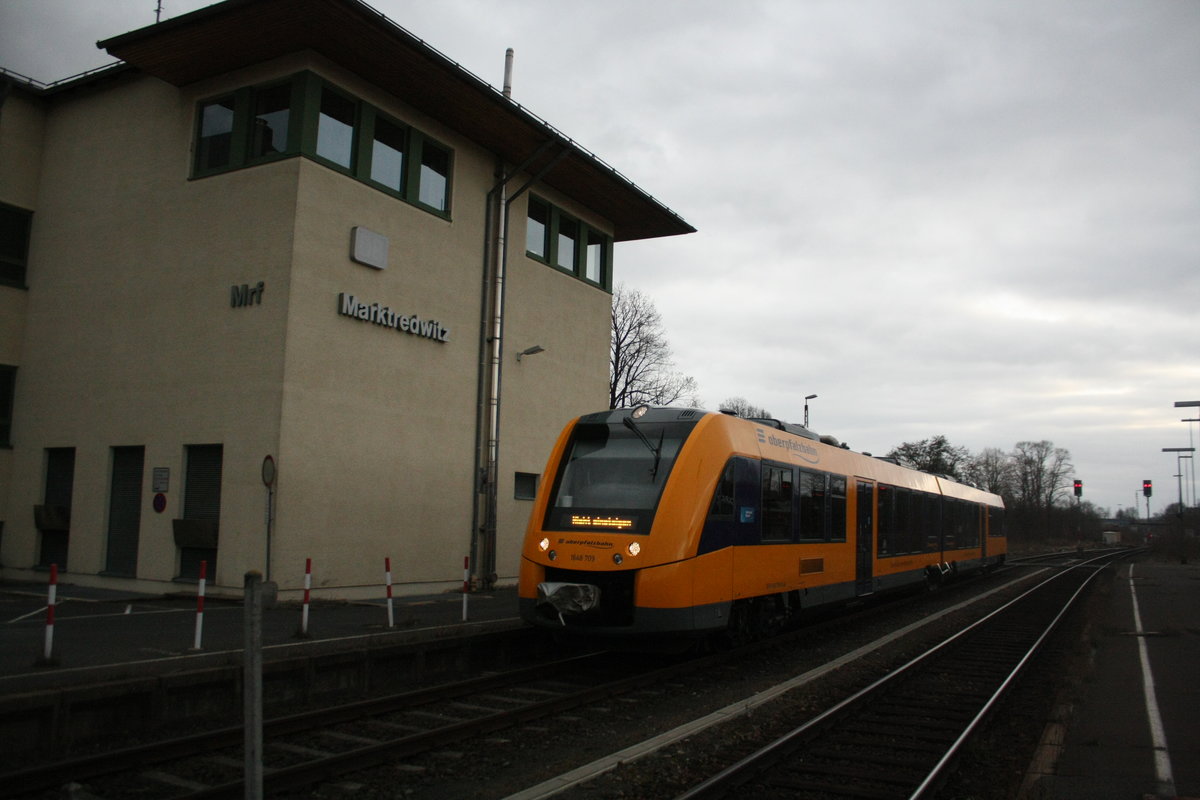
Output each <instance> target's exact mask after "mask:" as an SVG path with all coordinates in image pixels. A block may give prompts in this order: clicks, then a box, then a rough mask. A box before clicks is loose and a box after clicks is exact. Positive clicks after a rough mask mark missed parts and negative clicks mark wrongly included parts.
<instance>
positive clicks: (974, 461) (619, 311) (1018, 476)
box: [609, 285, 1200, 544]
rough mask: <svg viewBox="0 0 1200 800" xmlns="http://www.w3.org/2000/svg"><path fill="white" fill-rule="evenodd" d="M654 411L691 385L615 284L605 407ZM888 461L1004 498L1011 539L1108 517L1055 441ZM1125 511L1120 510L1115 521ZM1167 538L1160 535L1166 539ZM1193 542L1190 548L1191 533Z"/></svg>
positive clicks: (694, 402)
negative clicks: (1080, 487)
mask: <svg viewBox="0 0 1200 800" xmlns="http://www.w3.org/2000/svg"><path fill="white" fill-rule="evenodd" d="M642 403H648V404H650V405H655V406H669V405H686V406H693V407H698V406H699V405H700V401H699V398H698V388H697V385H696V380H695V379H694V378H692V377H690V376H688V375H684V374H683V373H681V372H679V371H678V370H677V369H676V368H675V362H674V358H673V357H672V354H671V347H670V344H669V343H668V342H667V336H666V332H665V331H664V329H663V322H662V316H661V315H660V314H659V312H658V309H657V308H655V306H654V302H653V301H652V300H651V299H650V298H649V297H648V296H646V295H645V294H643V293H641V292H639V291H637V290H636V289H629V288H627V287H624V286H620V285H618V286H617V287H616V288H615V289H614V290H613V297H612V338H611V344H610V348H609V408H630V407H633V406H637V405H640V404H642ZM720 408H721V410H723V411H730V412H733V413H736V414H737V415H738V416H741V417H749V418H753V417H761V418H770V417H771V416H772V414H771V413H770V412H769V411H767V409H765V408H762V407H760V406H756V405H754V404H753V403H751V402H750V401H749V400H747V399H746V398H744V397H730V398H727V399H726V400H724V401H723V402H722V403H721V405H720ZM887 457H889V458H893V459H895V460H896V461H898V462H899V463H901V464H903V465H904V466H906V467H912V468H913V469H919V470H922V471H924V472H930V473H933V474H936V475H945V476H946V477H948V478H951V479H952V480H956V481H958V482H960V483H966V484H969V485H972V486H976V487H978V488H980V489H983V490H984V491H987V492H992V493H993V494H998V495H1000V496H1001V497H1003V498H1004V505H1005V507H1006V509H1007V515H1006V516H1007V525H1008V532H1009V536H1010V538H1013V539H1017V540H1021V539H1027V540H1030V541H1044V542H1051V543H1056V544H1064V543H1082V542H1092V541H1100V540H1101V538H1102V533H1103V519H1104V517H1106V516H1107V515H1108V514H1107V511H1106V510H1104V509H1098V508H1096V507H1095V505H1093V504H1092V503H1090V502H1088V501H1086V500H1084V501H1082V502H1076V499H1075V497H1074V496H1073V494H1072V492H1071V488H1072V487H1071V478H1072V475H1073V473H1074V469H1075V468H1074V466H1073V465H1072V464H1071V454H1070V453H1069V452H1068V451H1067V450H1065V449H1063V448H1061V447H1055V446H1054V444H1053V443H1052V442H1048V441H1045V440H1042V441H1036V442H1035V441H1027V442H1017V444H1016V446H1015V447H1014V448H1013V449H1012V450H1011V451H1008V452H1005V451H1003V450H1001V449H999V448H994V447H989V448H985V449H984V450H982V451H980V452H979V453H971V452H970V451H969V450H968V449H967V448H965V447H956V446H955V445H953V444H951V443H950V441H949V440H948V439H947V438H946V437H945V436H940V435H939V436H933V437H930V438H928V439H922V440H921V441H919V442H905V443H903V444H901V445H899V446H897V447H895V448H893V449H892V450H891V451H890V452H889V453H888V454H887ZM1197 513H1198V512H1197V511H1196V510H1195V509H1184V508H1181V507H1179V504H1174V505H1173V506H1168V507H1167V509H1166V510H1165V511H1164V512H1163V513H1162V514H1161V515H1160V516H1159V518H1158V520H1159V524H1162V525H1168V524H1170V525H1172V526H1174V527H1178V528H1179V529H1180V535H1181V536H1186V534H1185V532H1186V531H1188V530H1191V531H1195V530H1196V529H1197V528H1198V527H1200V525H1198V523H1200V519H1197V518H1196V517H1197ZM1122 514H1126V515H1127V512H1118V518H1119V517H1121V516H1122ZM1166 538H1167V537H1164V541H1165V540H1166ZM1190 541H1191V542H1193V543H1194V542H1195V541H1196V539H1195V536H1194V535H1192V536H1191V539H1190Z"/></svg>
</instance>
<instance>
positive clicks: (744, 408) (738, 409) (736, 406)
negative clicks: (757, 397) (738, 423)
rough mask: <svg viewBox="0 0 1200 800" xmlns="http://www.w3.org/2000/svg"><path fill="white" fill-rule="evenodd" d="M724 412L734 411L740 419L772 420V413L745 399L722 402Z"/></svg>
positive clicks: (734, 398)
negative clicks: (757, 418)
mask: <svg viewBox="0 0 1200 800" xmlns="http://www.w3.org/2000/svg"><path fill="white" fill-rule="evenodd" d="M721 410H722V411H732V412H734V413H735V414H737V415H738V416H739V417H746V418H752V417H759V418H763V419H772V418H773V416H772V414H771V412H770V411H767V410H766V409H765V408H761V407H759V406H756V405H754V404H753V403H751V402H750V401H749V400H747V399H746V398H744V397H727V398H725V399H724V400H722V401H721Z"/></svg>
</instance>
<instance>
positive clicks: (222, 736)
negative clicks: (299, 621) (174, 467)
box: [0, 585, 972, 800]
mask: <svg viewBox="0 0 1200 800" xmlns="http://www.w3.org/2000/svg"><path fill="white" fill-rule="evenodd" d="M947 592H951V594H946V593H947ZM958 592H963V593H966V594H970V593H971V592H972V590H971V589H970V588H969V587H968V586H967V585H958V586H956V587H955V588H954V589H953V590H946V589H943V590H942V591H941V592H939V593H937V595H915V596H912V597H910V598H908V599H901V600H893V601H892V602H890V603H885V604H868V605H866V606H864V607H861V608H858V609H855V610H850V611H844V612H843V613H841V614H837V615H832V614H831V615H829V616H828V618H827V619H819V620H810V621H809V623H808V624H807V625H805V626H803V627H802V628H800V629H798V630H795V631H792V632H790V633H788V634H784V635H783V636H779V637H776V638H774V639H771V640H768V641H763V642H759V643H756V644H753V645H749V646H747V647H742V648H738V649H736V650H729V651H722V652H719V653H717V654H714V655H711V656H708V657H705V658H698V659H689V660H680V659H678V658H668V659H658V660H656V659H653V658H648V657H646V656H640V657H638V658H637V659H632V660H631V659H629V658H628V656H627V655H624V656H615V657H613V656H611V654H609V655H606V654H596V655H592V656H579V657H576V658H571V659H565V660H562V661H560V662H555V663H552V664H541V665H536V666H533V667H529V668H524V669H521V670H514V671H510V672H505V673H497V674H491V675H487V676H484V677H480V678H475V679H473V680H469V681H464V682H460V683H453V684H446V685H444V686H439V687H433V688H430V689H424V690H420V691H415V692H409V693H405V694H400V695H393V696H389V697H385V698H378V699H370V700H362V701H357V702H353V703H349V704H347V705H343V706H337V707H334V708H330V709H324V710H318V711H313V712H306V713H303V714H296V715H293V716H289V717H282V718H275V719H271V720H268V721H267V724H266V727H265V730H264V738H265V747H264V772H265V788H266V791H267V792H268V794H271V793H275V794H277V795H280V796H282V795H286V796H298V793H299V792H301V791H302V790H312V789H313V788H314V787H316V786H318V785H321V784H325V783H329V782H336V781H337V780H338V779H339V778H340V776H345V775H347V774H350V773H358V774H359V775H360V776H361V775H363V774H365V773H364V772H363V771H364V770H368V771H369V768H370V767H373V766H376V765H382V764H391V765H393V766H392V767H391V768H390V770H391V774H392V775H395V774H396V772H395V770H396V769H398V768H399V769H400V770H401V771H402V772H403V770H405V769H407V767H404V766H401V767H396V766H395V765H397V764H401V765H403V764H410V763H411V764H416V763H428V759H429V758H430V757H433V758H435V759H436V758H437V757H438V756H436V755H435V754H437V753H452V752H453V751H457V750H460V749H463V747H464V746H466V748H467V749H468V750H470V748H471V747H472V745H467V744H466V743H467V742H468V741H472V740H473V741H475V742H491V744H487V745H486V747H487V748H488V750H489V751H490V752H495V751H496V749H497V748H500V749H504V747H505V745H503V744H501V742H503V741H505V740H502V739H494V738H491V737H492V735H493V734H494V733H495V732H496V731H500V730H502V729H505V728H514V727H517V728H521V726H522V724H523V723H528V722H531V721H533V720H539V722H537V723H536V724H537V725H539V726H545V725H547V724H550V723H548V722H547V721H546V720H547V719H548V718H554V717H555V715H558V716H559V717H560V718H563V715H564V714H578V713H580V712H578V711H572V709H576V708H579V707H581V706H582V707H586V708H588V709H590V710H588V711H585V712H584V713H585V715H591V714H595V713H597V711H596V709H597V708H599V707H600V706H604V705H608V704H607V703H597V702H596V701H598V700H606V699H608V698H612V697H616V696H620V695H625V697H623V698H622V701H621V706H622V707H624V708H627V709H631V708H634V707H639V708H647V709H649V708H650V707H651V706H653V705H654V702H657V701H656V700H655V701H654V702H651V699H650V698H655V697H656V696H657V695H660V694H666V695H668V696H669V695H672V694H675V695H678V694H679V693H680V692H681V691H682V692H683V693H685V694H690V695H691V696H695V691H693V690H688V689H680V687H683V686H687V685H692V681H691V679H683V678H684V677H685V676H688V675H695V676H696V678H697V679H698V680H699V683H698V684H696V685H699V686H701V687H703V686H706V685H708V684H706V683H705V681H706V680H707V681H711V680H712V676H713V675H714V674H734V675H739V676H740V675H742V674H744V673H745V671H746V669H745V667H744V666H743V665H745V664H747V663H758V662H759V661H760V658H759V657H757V656H756V655H755V653H756V651H757V650H760V649H762V650H766V651H772V650H774V649H776V648H781V647H782V648H784V649H786V648H787V647H789V646H795V643H799V645H800V646H801V647H802V648H804V649H805V651H808V650H809V649H810V648H811V646H812V645H813V643H814V642H815V641H817V640H819V639H820V638H821V637H823V636H826V635H830V632H834V631H842V630H845V629H847V628H848V627H854V626H860V625H870V624H871V623H870V620H872V619H874V618H877V617H878V618H882V619H886V618H887V617H888V616H889V615H894V614H896V613H898V612H899V613H902V612H903V609H904V608H905V607H906V606H908V605H909V604H913V605H915V606H916V607H918V608H919V607H920V606H921V605H923V604H926V603H927V602H928V601H929V600H933V599H934V598H938V597H940V598H941V599H942V600H943V601H944V600H948V599H950V597H952V596H953V593H958ZM910 613H911V612H910ZM822 616H824V615H822ZM789 641H792V642H794V643H793V644H792V645H789V644H788V642H789ZM724 670H732V671H733V672H732V673H724V672H723V671H724ZM706 674H707V675H708V677H707V678H705V677H704V676H705V675H706ZM676 677H678V678H681V680H675V678H676ZM656 686H659V687H664V688H665V687H670V688H665V692H664V691H661V690H660V689H656V688H655V687H656ZM699 691H701V692H704V691H705V690H704V689H703V688H701V689H700V690H699ZM599 713H604V712H603V711H600V712H599ZM645 713H651V714H653V713H655V712H653V711H647V712H645ZM568 724H570V723H568ZM631 724H634V723H632V722H631ZM542 729H544V728H542ZM523 730H528V729H524V728H523ZM535 730H537V729H535ZM242 738H243V731H242V728H241V726H240V725H234V726H230V727H227V728H224V729H221V730H217V731H212V732H209V733H204V734H198V735H196V736H188V737H181V738H179V739H173V740H168V741H162V742H157V743H154V744H151V745H145V746H139V747H129V748H124V749H122V750H116V751H110V752H106V753H101V754H97V755H94V756H90V757H87V758H76V759H72V760H70V761H64V762H60V763H56V764H51V765H46V766H43V767H39V768H37V769H28V770H24V771H21V772H16V773H9V774H7V775H5V776H3V779H2V780H0V797H6V798H7V797H38V798H50V797H55V798H57V797H65V796H67V795H60V794H58V791H59V789H60V787H62V786H63V785H64V784H66V783H68V782H75V783H79V784H83V787H84V791H85V792H86V794H81V795H80V796H83V797H89V798H91V797H99V798H104V800H116V799H118V798H122V797H139V798H147V800H167V799H168V798H202V797H236V796H242V795H243V793H244V786H243V784H242V782H241V778H242V773H243V768H244V763H243V760H242V752H241V750H242V744H243V742H242ZM519 739H520V737H518V741H519ZM474 746H479V745H474ZM421 754H426V755H424V756H422V755H421ZM414 759H415V761H414ZM464 766H465V765H464ZM439 771H440V770H439ZM353 780H354V781H357V780H361V778H355V779H353ZM367 780H368V781H369V780H370V779H367ZM422 785H423V786H425V787H426V788H427V789H429V790H432V791H434V793H435V794H436V789H435V788H434V787H435V785H436V784H435V783H428V782H426V781H422ZM677 790H678V789H677ZM677 790H676V791H677ZM422 796H424V795H422Z"/></svg>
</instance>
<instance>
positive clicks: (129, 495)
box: [104, 447, 146, 578]
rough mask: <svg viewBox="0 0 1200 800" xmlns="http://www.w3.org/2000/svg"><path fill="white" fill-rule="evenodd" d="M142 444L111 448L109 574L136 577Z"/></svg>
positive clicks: (143, 456)
mask: <svg viewBox="0 0 1200 800" xmlns="http://www.w3.org/2000/svg"><path fill="white" fill-rule="evenodd" d="M145 460H146V448H144V447H114V448H113V449H112V483H111V486H110V487H109V492H108V557H107V560H106V561H105V565H104V571H105V572H106V573H107V574H109V575H120V576H123V577H129V578H133V577H136V576H137V555H138V535H139V532H140V530H141V525H142V465H143V463H144V462H145Z"/></svg>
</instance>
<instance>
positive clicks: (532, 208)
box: [525, 197, 550, 261]
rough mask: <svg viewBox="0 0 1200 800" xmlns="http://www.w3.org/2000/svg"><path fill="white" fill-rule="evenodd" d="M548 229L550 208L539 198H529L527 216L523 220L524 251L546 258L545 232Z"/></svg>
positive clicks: (539, 257)
mask: <svg viewBox="0 0 1200 800" xmlns="http://www.w3.org/2000/svg"><path fill="white" fill-rule="evenodd" d="M549 231H550V209H549V208H547V206H546V204H545V203H543V202H542V201H541V200H537V199H535V198H532V197H531V198H530V199H529V218H528V219H527V220H526V222H525V252H527V253H529V255H531V256H534V257H535V258H538V259H541V260H542V261H545V260H546V255H547V251H548V248H547V246H546V241H547V234H548V233H549Z"/></svg>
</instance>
